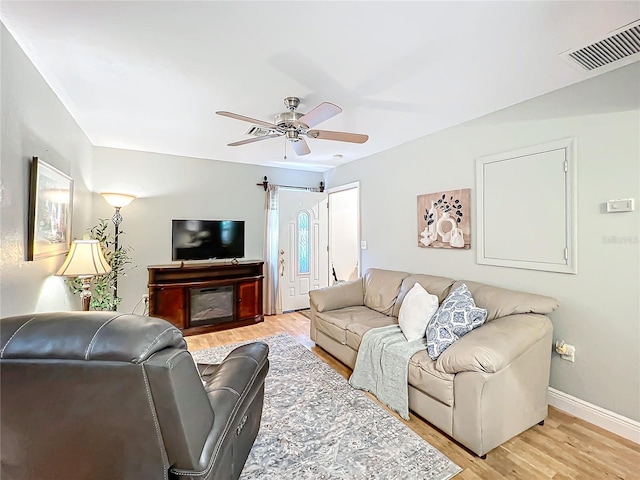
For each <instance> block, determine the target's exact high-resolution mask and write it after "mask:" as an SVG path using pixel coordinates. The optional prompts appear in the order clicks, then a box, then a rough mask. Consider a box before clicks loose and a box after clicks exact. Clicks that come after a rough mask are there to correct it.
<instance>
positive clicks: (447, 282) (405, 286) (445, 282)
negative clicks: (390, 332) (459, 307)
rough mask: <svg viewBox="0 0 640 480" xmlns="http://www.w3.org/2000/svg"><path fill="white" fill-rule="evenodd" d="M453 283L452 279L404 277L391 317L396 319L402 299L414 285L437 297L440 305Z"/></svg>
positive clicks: (425, 276) (419, 276)
mask: <svg viewBox="0 0 640 480" xmlns="http://www.w3.org/2000/svg"><path fill="white" fill-rule="evenodd" d="M454 282H455V280H453V279H452V278H447V277H437V276H434V275H421V274H414V275H409V276H408V277H405V278H404V280H402V285H400V292H398V299H397V300H396V304H395V305H394V307H393V316H394V317H397V316H399V315H400V307H402V302H403V301H404V297H405V296H406V295H407V293H408V292H409V290H411V289H412V288H413V286H414V285H415V284H416V283H419V284H420V285H422V287H423V288H424V289H425V290H426V291H427V292H429V293H430V294H432V295H436V296H437V297H438V302H439V303H442V301H443V300H444V299H445V298H446V297H447V295H449V292H450V291H451V285H453V284H454Z"/></svg>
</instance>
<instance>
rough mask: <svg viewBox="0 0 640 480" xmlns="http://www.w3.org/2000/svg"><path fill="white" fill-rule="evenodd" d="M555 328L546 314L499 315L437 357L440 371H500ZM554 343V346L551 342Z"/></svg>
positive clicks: (436, 365)
mask: <svg viewBox="0 0 640 480" xmlns="http://www.w3.org/2000/svg"><path fill="white" fill-rule="evenodd" d="M552 331H553V326H552V325H551V320H549V318H548V317H545V316H544V315H535V314H520V315H510V316H507V317H501V318H496V319H495V320H494V321H493V322H489V323H485V324H484V325H482V326H481V327H479V328H476V329H475V330H474V331H473V332H469V333H468V334H467V335H465V336H464V337H463V338H461V339H459V340H458V341H456V343H454V344H453V345H451V346H450V347H449V348H447V350H446V351H444V352H443V353H442V355H440V356H439V357H438V360H437V361H436V362H435V367H436V369H437V370H439V371H441V372H446V373H451V374H455V373H458V372H487V373H495V372H499V371H500V370H502V369H503V368H505V367H507V366H508V365H509V364H510V363H511V362H513V361H514V360H515V359H516V358H518V357H519V356H520V355H522V354H523V353H524V352H525V351H526V350H527V349H528V348H530V347H531V346H532V345H534V344H535V343H536V342H538V341H539V340H540V339H541V338H543V337H544V336H545V335H550V334H551V332H552ZM549 347H551V346H549Z"/></svg>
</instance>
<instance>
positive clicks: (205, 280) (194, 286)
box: [148, 261, 264, 335]
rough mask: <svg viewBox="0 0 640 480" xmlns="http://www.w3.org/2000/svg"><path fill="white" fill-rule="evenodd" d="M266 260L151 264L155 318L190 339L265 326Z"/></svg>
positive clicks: (151, 290) (149, 268)
mask: <svg viewBox="0 0 640 480" xmlns="http://www.w3.org/2000/svg"><path fill="white" fill-rule="evenodd" d="M263 265H264V262H262V261H248V262H238V263H236V264H233V263H192V264H175V265H151V266H149V267H148V270H149V315H150V316H152V317H159V318H163V319H165V320H167V321H169V322H171V323H173V324H174V325H175V326H176V327H178V328H179V329H181V330H182V332H183V333H184V334H185V335H195V334H199V333H206V332H213V331H216V330H225V329H227V328H235V327H243V326H245V325H251V324H254V323H258V322H262V321H263V320H264V317H263V315H262V312H263V310H262V280H263V278H264V276H263V271H262V269H263Z"/></svg>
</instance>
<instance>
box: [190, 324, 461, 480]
mask: <svg viewBox="0 0 640 480" xmlns="http://www.w3.org/2000/svg"><path fill="white" fill-rule="evenodd" d="M260 340H261V341H264V342H266V343H268V344H269V349H270V350H269V361H270V369H269V374H268V376H267V379H266V387H265V405H264V413H263V417H262V423H261V425H260V432H259V433H258V438H257V439H256V442H255V444H254V446H253V449H252V450H251V454H250V455H249V458H248V459H247V463H246V465H245V467H244V470H243V472H242V476H241V477H240V478H241V479H242V480H249V479H260V480H269V479H272V480H276V479H277V480H283V479H296V480H303V479H308V480H312V479H313V480H317V479H323V480H334V479H335V480H338V479H344V480H346V479H349V480H356V479H358V480H364V479H367V480H371V479H379V480H396V479H397V480H420V479H429V480H446V479H449V478H451V477H453V476H454V475H455V474H456V473H458V472H460V470H461V469H460V467H458V466H457V465H456V464H455V463H453V462H452V461H451V460H449V459H448V458H447V457H445V456H444V455H443V454H442V453H440V452H439V451H438V450H436V449H435V448H434V447H432V446H431V445H429V444H428V443H427V442H425V441H424V440H423V439H422V438H420V437H419V436H418V435H417V434H416V433H415V432H413V431H412V430H411V429H410V428H408V427H407V426H406V425H404V424H403V423H402V422H400V421H399V420H398V419H396V418H395V417H394V416H392V415H391V414H390V413H388V412H387V411H386V410H385V409H383V408H382V407H380V406H379V405H377V404H376V403H375V402H374V401H373V400H371V399H370V398H369V397H367V396H366V395H365V394H364V393H363V392H362V391H360V390H354V389H352V388H351V387H350V386H349V384H348V383H347V380H346V379H345V378H344V377H342V376H341V375H340V374H338V373H337V372H336V371H335V370H333V369H332V368H331V367H330V366H329V365H327V364H326V363H324V362H323V361H322V360H321V359H319V358H318V357H317V356H316V355H314V354H313V353H312V352H310V351H309V350H308V349H306V348H305V347H304V346H302V345H300V344H299V343H298V342H297V341H296V340H294V339H293V337H291V336H290V335H288V334H284V335H277V336H273V337H268V338H263V339H260ZM244 343H248V342H244ZM238 345H239V344H237V345H227V346H224V347H217V348H211V349H207V350H200V351H197V352H194V353H193V356H194V357H195V358H196V360H198V361H200V362H210V363H219V362H220V361H221V360H222V359H223V358H224V357H225V356H226V355H227V353H229V352H230V351H231V350H232V349H233V348H234V347H236V346H238Z"/></svg>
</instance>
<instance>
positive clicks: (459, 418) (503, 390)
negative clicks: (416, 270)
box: [309, 269, 558, 456]
mask: <svg viewBox="0 0 640 480" xmlns="http://www.w3.org/2000/svg"><path fill="white" fill-rule="evenodd" d="M416 282H417V283H420V284H421V285H422V286H423V287H424V288H425V289H426V290H427V291H428V292H429V293H431V294H433V295H437V296H438V299H439V301H440V302H442V301H443V300H444V299H445V298H446V296H447V295H448V293H449V292H450V291H451V290H452V289H454V288H456V287H457V286H458V285H460V284H461V283H465V284H466V285H467V287H468V288H469V291H470V292H471V294H472V295H473V298H474V299H475V302H476V305H477V306H479V307H482V308H486V309H487V311H488V314H487V319H486V321H485V323H484V324H483V325H482V326H481V327H479V328H477V329H475V330H473V331H471V332H470V333H468V334H467V335H465V336H463V337H462V338H460V339H459V340H458V341H456V342H455V343H453V345H451V346H450V347H449V348H448V349H446V350H445V351H444V352H443V353H442V354H441V355H440V357H438V359H437V360H435V361H434V360H431V358H430V357H429V355H428V354H427V352H426V350H424V351H420V352H418V353H416V354H415V355H414V356H413V357H412V358H411V360H410V362H409V408H410V410H412V411H413V412H414V413H416V414H418V415H420V416H421V417H422V418H424V419H425V420H427V421H428V422H429V423H431V424H432V425H434V426H436V427H437V428H438V429H440V430H441V431H443V432H444V433H446V434H447V435H449V436H451V437H452V438H453V439H455V440H456V441H458V442H459V443H461V444H462V445H464V446H465V447H467V448H468V449H470V450H471V451H473V452H474V453H476V454H477V455H478V456H484V455H485V454H486V453H487V452H488V451H490V450H491V449H493V448H495V447H497V446H498V445H500V444H502V443H503V442H505V441H507V440H509V439H510V438H512V437H514V436H515V435H518V434H519V433H521V432H523V431H524V430H526V429H528V428H530V427H531V426H533V425H535V424H536V423H541V422H542V421H543V420H544V419H545V417H546V416H547V390H548V386H549V368H550V362H551V353H552V333H553V327H552V325H551V321H550V320H549V318H548V317H547V316H546V315H547V314H549V313H551V312H552V311H553V310H555V309H556V308H557V307H558V302H557V301H556V300H555V299H553V298H550V297H545V296H541V295H533V294H529V293H523V292H516V291H513V290H507V289H504V288H498V287H492V286H489V285H484V284H481V283H476V282H471V281H464V282H462V281H455V280H453V279H450V278H445V277H436V276H431V275H420V274H411V273H406V272H396V271H391V270H381V269H369V270H368V271H367V272H366V273H365V275H364V276H363V277H362V278H360V279H357V280H354V281H351V282H348V283H340V284H337V285H334V286H331V287H328V288H324V289H320V290H313V291H311V292H310V293H309V296H310V300H311V332H310V336H311V339H312V340H313V341H314V342H315V343H316V345H318V346H319V347H321V348H322V349H324V350H326V351H327V352H329V353H330V354H331V355H333V356H334V357H336V358H337V359H338V360H340V361H341V362H342V363H344V364H346V365H348V366H349V367H351V368H353V367H354V365H355V362H356V356H357V352H358V348H359V347H360V342H361V340H362V336H363V335H364V334H365V332H366V331H367V330H369V329H371V328H374V327H382V326H386V325H391V324H394V323H398V312H399V311H400V307H401V305H402V300H403V299H404V296H405V295H406V294H407V292H408V291H409V290H410V289H411V288H412V287H413V286H414V284H415V283H416Z"/></svg>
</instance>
